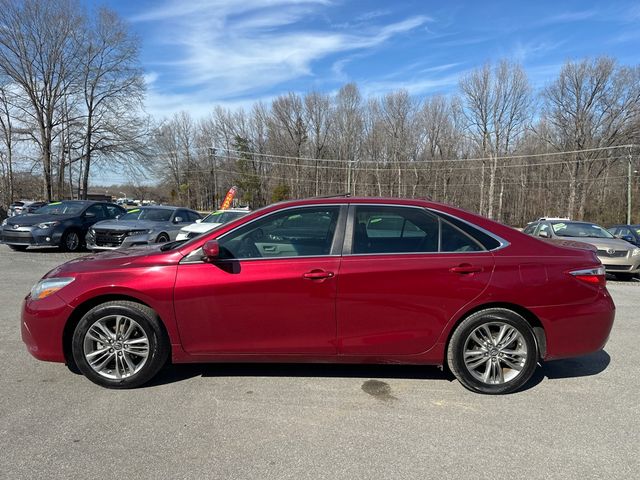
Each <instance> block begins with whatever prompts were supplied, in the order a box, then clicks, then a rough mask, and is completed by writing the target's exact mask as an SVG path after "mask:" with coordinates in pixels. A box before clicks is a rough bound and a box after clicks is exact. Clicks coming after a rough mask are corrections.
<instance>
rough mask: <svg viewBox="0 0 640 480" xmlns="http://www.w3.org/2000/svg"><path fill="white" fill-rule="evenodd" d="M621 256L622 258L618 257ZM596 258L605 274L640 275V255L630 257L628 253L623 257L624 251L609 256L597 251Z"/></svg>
mask: <svg viewBox="0 0 640 480" xmlns="http://www.w3.org/2000/svg"><path fill="white" fill-rule="evenodd" d="M621 254H622V256H620V255H621ZM598 258H599V259H600V262H602V265H604V268H606V270H607V273H631V274H634V273H640V255H635V256H634V255H631V251H629V252H628V253H627V254H626V255H624V251H616V252H614V253H612V254H611V255H609V254H607V253H605V252H604V251H601V250H598Z"/></svg>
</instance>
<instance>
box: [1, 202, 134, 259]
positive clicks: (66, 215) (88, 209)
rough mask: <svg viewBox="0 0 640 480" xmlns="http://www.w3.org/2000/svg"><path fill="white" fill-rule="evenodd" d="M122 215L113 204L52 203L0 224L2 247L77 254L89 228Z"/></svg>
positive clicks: (121, 211) (122, 211)
mask: <svg viewBox="0 0 640 480" xmlns="http://www.w3.org/2000/svg"><path fill="white" fill-rule="evenodd" d="M124 212H125V210H124V208H122V207H120V206H118V205H115V204H113V203H106V202H94V201H89V200H65V201H62V202H53V203H49V204H47V205H45V206H44V207H41V208H39V209H38V210H36V211H35V212H34V213H32V214H31V213H30V214H26V215H18V216H15V217H10V218H7V219H6V220H4V221H3V222H2V236H1V237H0V239H1V240H2V242H3V243H6V244H7V245H9V247H10V248H11V249H13V250H26V249H27V247H30V246H38V247H60V248H61V249H62V250H65V251H68V252H76V251H78V250H80V249H81V248H82V246H83V244H84V237H85V235H86V234H87V230H88V229H89V227H90V226H91V225H93V224H94V223H96V222H99V221H100V220H105V219H108V218H115V217H116V216H117V215H121V214H123V213H124Z"/></svg>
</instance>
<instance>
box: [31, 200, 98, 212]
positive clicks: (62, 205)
mask: <svg viewBox="0 0 640 480" xmlns="http://www.w3.org/2000/svg"><path fill="white" fill-rule="evenodd" d="M86 206H87V205H86V204H85V203H82V202H53V203H50V204H48V205H45V206H44V207H40V208H39V209H37V210H36V211H35V212H33V213H36V214H38V215H76V214H78V213H80V212H81V211H82V210H84V207H86Z"/></svg>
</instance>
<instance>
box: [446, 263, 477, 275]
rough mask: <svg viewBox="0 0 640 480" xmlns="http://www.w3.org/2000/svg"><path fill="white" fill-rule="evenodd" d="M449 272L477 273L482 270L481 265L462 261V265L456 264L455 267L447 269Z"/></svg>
mask: <svg viewBox="0 0 640 480" xmlns="http://www.w3.org/2000/svg"><path fill="white" fill-rule="evenodd" d="M449 271H450V272H451V273H460V274H463V275H464V274H468V273H478V272H481V271H482V267H478V266H477V265H469V264H468V263H463V264H462V265H458V266H457V267H451V268H450V269H449Z"/></svg>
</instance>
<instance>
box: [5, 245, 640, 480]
mask: <svg viewBox="0 0 640 480" xmlns="http://www.w3.org/2000/svg"><path fill="white" fill-rule="evenodd" d="M70 258H73V255H70V254H62V253H58V252H52V251H46V250H40V251H33V252H32V251H28V252H25V253H18V252H12V251H10V250H9V249H8V248H7V247H6V246H4V245H0V306H1V308H0V338H1V340H2V341H1V342H0V365H2V368H0V478H7V479H21V478H29V479H40V478H42V479H55V478H65V479H67V478H127V479H128V478H135V479H147V478H154V479H165V478H166V479H180V478H184V479H199V478H215V479H260V480H265V479H295V480H301V479H314V480H315V479H333V478H338V479H404V478H416V479H418V478H420V479H425V478H474V479H503V478H505V479H506V478H510V479H511V478H518V479H520V478H526V479H543V478H544V479H555V478H558V479H591V478H593V479H618V478H619V479H628V478H638V475H639V474H638V472H640V456H639V455H638V453H639V451H640V450H639V448H638V445H639V444H640V407H639V406H640V402H639V400H638V398H639V396H640V395H639V394H640V381H639V380H638V379H639V378H640V348H638V332H640V316H639V315H638V311H639V310H640V282H637V281H636V282H633V283H627V282H609V290H610V291H611V293H612V295H613V297H614V300H615V302H616V305H617V308H618V310H617V315H616V322H615V324H614V328H613V331H612V334H611V339H610V340H609V343H608V344H607V346H606V348H605V350H604V351H602V352H600V353H597V354H594V355H590V356H587V357H583V358H579V359H573V360H564V361H557V362H549V363H547V364H545V365H543V367H542V368H539V369H538V372H537V374H536V375H535V376H534V378H533V380H532V381H531V382H530V383H529V384H528V385H527V387H526V388H525V389H524V390H522V391H520V392H518V393H515V394H512V395H508V396H499V397H493V396H482V395H478V394H474V393H471V392H468V391H467V390H465V389H464V388H463V387H462V386H461V385H460V384H458V383H457V382H456V381H454V380H453V378H452V377H451V376H450V375H449V374H447V373H442V372H441V371H440V370H439V369H437V368H435V367H416V366H341V365H328V366H327V365H291V366H287V365H191V366H189V365H188V366H173V367H171V368H168V369H167V370H166V371H163V372H162V373H161V375H160V376H159V378H158V379H157V380H156V381H155V382H154V383H153V384H152V385H150V386H148V387H145V388H140V389H137V390H130V391H113V390H106V389H103V388H100V387H98V386H96V385H94V384H92V383H90V382H89V381H88V380H86V379H85V378H84V377H82V376H80V375H75V374H73V373H71V372H70V371H69V370H68V369H67V368H66V367H65V366H64V365H62V364H54V363H45V362H39V361H37V360H35V359H34V358H32V357H31V356H30V355H29V354H28V353H27V351H26V349H25V348H24V346H23V344H22V341H21V339H20V330H19V311H20V304H21V301H22V298H23V297H24V296H25V295H26V293H27V292H28V291H29V289H30V288H31V286H32V285H33V284H34V283H35V282H36V281H37V280H38V279H39V278H40V277H41V276H42V275H43V274H44V273H46V272H47V271H48V270H49V269H51V268H53V267H54V266H56V265H58V264H59V263H62V262H63V261H65V260H67V259H70Z"/></svg>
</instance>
